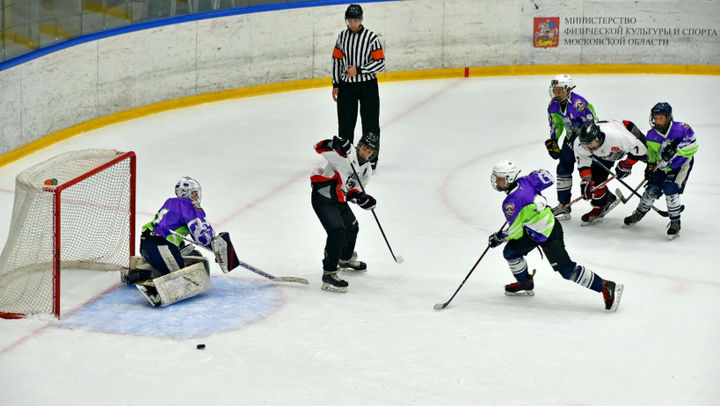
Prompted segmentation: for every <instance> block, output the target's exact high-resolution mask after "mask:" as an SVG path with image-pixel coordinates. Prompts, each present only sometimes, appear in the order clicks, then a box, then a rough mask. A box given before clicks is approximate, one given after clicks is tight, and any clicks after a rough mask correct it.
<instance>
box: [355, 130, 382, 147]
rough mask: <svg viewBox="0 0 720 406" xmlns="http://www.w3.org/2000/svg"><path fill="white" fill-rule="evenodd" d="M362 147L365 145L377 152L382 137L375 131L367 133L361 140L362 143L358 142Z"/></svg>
mask: <svg viewBox="0 0 720 406" xmlns="http://www.w3.org/2000/svg"><path fill="white" fill-rule="evenodd" d="M361 145H364V146H365V147H367V148H369V149H371V150H373V151H377V150H378V146H379V145H380V135H378V133H376V132H375V131H365V133H363V136H362V138H360V142H358V146H361Z"/></svg>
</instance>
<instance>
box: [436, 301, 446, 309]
mask: <svg viewBox="0 0 720 406" xmlns="http://www.w3.org/2000/svg"><path fill="white" fill-rule="evenodd" d="M446 307H447V303H435V306H433V309H435V310H442V309H444V308H446Z"/></svg>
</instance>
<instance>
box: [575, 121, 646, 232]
mask: <svg viewBox="0 0 720 406" xmlns="http://www.w3.org/2000/svg"><path fill="white" fill-rule="evenodd" d="M644 141H645V136H644V135H643V134H642V131H640V130H639V129H638V128H637V127H636V126H635V124H633V123H632V122H631V121H624V122H622V123H621V122H619V121H615V120H612V121H596V122H588V123H585V124H584V125H583V127H582V130H581V131H580V135H579V136H578V138H577V139H576V140H575V146H574V150H575V159H576V160H577V166H578V172H580V178H581V179H582V182H580V192H581V193H582V196H583V198H584V199H585V200H591V205H592V206H593V208H592V210H590V211H589V212H587V213H585V214H583V215H582V218H581V220H582V222H581V224H582V225H583V226H589V225H592V224H597V223H599V222H601V221H602V220H603V217H605V215H606V214H607V213H608V212H610V210H612V209H613V208H615V206H617V205H618V204H619V203H620V200H618V198H617V197H615V195H613V194H612V193H608V189H607V186H602V187H600V188H595V185H600V184H602V183H603V182H604V181H605V180H606V179H607V178H608V175H609V172H608V169H609V168H611V167H612V166H613V163H614V162H615V161H619V162H618V164H617V167H616V168H615V173H616V175H617V178H618V179H622V178H624V177H626V176H628V175H630V172H631V171H632V167H633V165H635V163H637V162H638V161H639V160H646V155H645V154H646V153H647V147H646V146H645V144H644V143H643V142H644ZM623 158H625V159H623ZM595 160H597V161H595Z"/></svg>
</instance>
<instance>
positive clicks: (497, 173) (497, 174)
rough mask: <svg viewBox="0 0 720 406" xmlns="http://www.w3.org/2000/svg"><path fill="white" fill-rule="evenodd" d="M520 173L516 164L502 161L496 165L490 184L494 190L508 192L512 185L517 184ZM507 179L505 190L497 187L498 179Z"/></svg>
mask: <svg viewBox="0 0 720 406" xmlns="http://www.w3.org/2000/svg"><path fill="white" fill-rule="evenodd" d="M519 173H520V169H518V168H517V166H515V164H514V163H512V162H510V161H500V162H498V163H496V164H495V166H494V167H493V170H492V175H490V184H491V185H492V187H493V189H495V190H498V191H505V190H508V188H509V187H510V184H511V183H513V182H515V179H517V176H518V174H519ZM498 178H501V179H505V187H504V188H503V189H500V188H498V185H497V179H498Z"/></svg>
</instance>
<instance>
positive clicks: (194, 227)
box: [143, 197, 215, 246]
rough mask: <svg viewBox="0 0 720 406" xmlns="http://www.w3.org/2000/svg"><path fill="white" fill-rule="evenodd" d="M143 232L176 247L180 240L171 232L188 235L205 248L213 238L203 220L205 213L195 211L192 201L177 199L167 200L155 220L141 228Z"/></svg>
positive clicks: (211, 232) (212, 232)
mask: <svg viewBox="0 0 720 406" xmlns="http://www.w3.org/2000/svg"><path fill="white" fill-rule="evenodd" d="M143 230H150V231H152V232H153V233H155V234H157V235H159V236H161V237H163V238H165V239H167V240H168V241H170V242H171V243H173V244H175V245H176V246H180V243H181V242H182V239H181V238H180V237H178V236H176V235H174V234H173V232H176V233H178V234H180V235H188V234H190V235H191V236H192V238H193V240H195V241H196V242H198V243H199V244H202V245H205V246H207V245H208V244H210V242H211V241H212V239H213V238H214V237H215V232H214V231H213V229H212V227H211V226H210V224H208V222H207V221H206V220H205V211H204V210H202V209H196V208H195V206H193V202H192V200H190V199H183V198H179V197H173V198H170V199H167V200H166V201H165V204H163V206H162V207H161V208H160V210H159V211H158V212H157V214H155V218H154V219H153V220H152V221H151V222H149V223H147V224H145V225H144V226H143Z"/></svg>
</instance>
